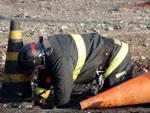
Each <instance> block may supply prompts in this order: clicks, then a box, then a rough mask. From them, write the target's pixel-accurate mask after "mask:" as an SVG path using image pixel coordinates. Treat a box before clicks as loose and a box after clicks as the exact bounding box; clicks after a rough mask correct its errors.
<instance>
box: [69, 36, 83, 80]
mask: <svg viewBox="0 0 150 113" xmlns="http://www.w3.org/2000/svg"><path fill="white" fill-rule="evenodd" d="M70 35H71V36H72V38H73V39H74V41H75V44H76V47H77V51H78V60H77V64H76V67H75V69H74V71H73V80H76V79H77V77H78V75H79V73H80V71H81V69H82V67H83V66H84V64H85V60H86V46H85V43H84V40H83V37H82V36H81V35H79V34H70Z"/></svg>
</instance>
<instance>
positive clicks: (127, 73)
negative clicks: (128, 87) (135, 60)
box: [102, 53, 133, 91]
mask: <svg viewBox="0 0 150 113" xmlns="http://www.w3.org/2000/svg"><path fill="white" fill-rule="evenodd" d="M132 68H133V66H132V60H131V55H130V53H128V54H127V56H126V57H125V59H124V60H123V62H122V63H121V64H120V65H119V66H118V67H117V68H116V69H115V70H114V71H113V72H112V73H111V74H110V75H109V76H108V77H107V78H106V79H105V81H104V86H103V89H102V91H104V90H107V89H109V88H112V87H114V86H116V85H118V84H120V83H122V82H124V81H127V80H129V79H131V78H133V77H132Z"/></svg>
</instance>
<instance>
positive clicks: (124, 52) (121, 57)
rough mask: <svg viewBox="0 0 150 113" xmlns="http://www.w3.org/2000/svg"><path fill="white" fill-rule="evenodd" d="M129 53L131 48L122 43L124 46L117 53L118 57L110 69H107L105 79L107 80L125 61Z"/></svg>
mask: <svg viewBox="0 0 150 113" xmlns="http://www.w3.org/2000/svg"><path fill="white" fill-rule="evenodd" d="M128 51H129V46H128V44H127V43H124V42H122V46H121V48H120V50H119V52H118V53H117V55H116V57H115V58H114V59H113V60H112V62H111V63H110V65H109V67H108V68H107V69H106V71H105V73H104V79H106V78H107V77H108V76H109V75H110V74H111V73H112V72H113V71H114V70H115V69H116V68H117V67H118V66H119V65H120V64H121V62H122V61H123V60H124V58H125V57H126V56H127V54H128Z"/></svg>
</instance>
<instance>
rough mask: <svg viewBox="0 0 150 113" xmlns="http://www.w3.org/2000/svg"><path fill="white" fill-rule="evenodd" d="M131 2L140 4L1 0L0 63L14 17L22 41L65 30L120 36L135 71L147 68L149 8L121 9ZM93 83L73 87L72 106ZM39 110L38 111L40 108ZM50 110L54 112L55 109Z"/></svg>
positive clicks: (109, 0)
mask: <svg viewBox="0 0 150 113" xmlns="http://www.w3.org/2000/svg"><path fill="white" fill-rule="evenodd" d="M1 1H3V0H1ZM141 2H142V1H140V3H141ZM142 3H143V2H142ZM134 4H139V0H132V1H131V0H115V1H112V0H93V1H91V0H86V1H81V0H75V1H74V0H5V1H4V2H2V3H0V8H1V10H0V14H1V15H0V36H1V37H0V39H1V40H0V47H2V48H0V63H1V64H4V62H5V58H6V56H5V53H6V49H7V41H8V33H9V26H10V25H9V22H10V20H11V19H12V18H16V19H19V20H20V22H21V29H22V34H23V41H24V44H26V43H31V42H35V41H37V40H38V37H39V36H41V35H44V36H46V35H53V34H58V33H66V32H72V33H93V32H98V33H100V34H101V35H102V36H106V37H113V38H117V39H121V40H123V41H126V42H127V43H129V45H130V51H131V53H132V59H133V63H134V71H135V72H137V71H140V70H142V69H148V65H149V64H148V62H149V61H150V59H149V57H150V55H149V53H150V38H149V37H150V33H149V30H150V24H149V22H150V13H149V12H150V9H149V7H148V6H147V7H136V8H133V9H131V10H130V9H127V10H125V11H124V10H122V8H128V7H129V6H130V5H131V6H133V5H134ZM1 49H2V51H1ZM3 68H4V67H3V65H0V80H1V81H2V73H3ZM0 84H1V82H0ZM92 85H93V84H89V85H82V86H80V85H79V86H78V87H77V86H76V87H75V90H74V92H75V93H74V95H72V97H73V99H72V102H71V105H73V107H74V108H73V109H79V106H78V104H77V103H78V101H79V100H81V99H83V98H85V97H89V96H92V93H91V92H90V91H91V90H90V91H89V92H87V91H88V90H89V89H90V88H91V86H92ZM83 90H84V91H83ZM81 91H83V92H84V93H82V92H81ZM0 106H3V107H2V109H1V110H0V112H15V111H16V109H15V108H12V107H11V105H10V104H3V103H1V104H0ZM36 107H37V106H36ZM36 107H35V108H33V110H35V109H36ZM38 109H40V110H41V108H38ZM73 109H71V110H72V111H71V112H79V113H80V112H91V113H92V112H94V113H95V112H115V111H116V110H118V111H120V112H122V113H126V112H140V111H141V112H143V110H144V111H145V112H149V111H150V109H149V108H148V107H147V106H146V107H141V106H135V107H134V106H133V107H127V108H114V109H103V110H102V109H100V110H94V111H93V110H91V111H80V110H77V111H76V110H75V111H73ZM17 110H18V113H19V112H20V113H21V112H22V111H24V112H26V109H17ZM35 111H36V110H35ZM29 112H30V111H29ZM31 112H32V111H31ZM33 112H34V111H33ZM43 112H44V111H43ZM45 112H51V111H45ZM52 112H54V113H57V111H52ZM61 112H63V110H62V111H61ZM64 112H65V110H64ZM66 112H67V110H66Z"/></svg>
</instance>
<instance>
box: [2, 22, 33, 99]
mask: <svg viewBox="0 0 150 113" xmlns="http://www.w3.org/2000/svg"><path fill="white" fill-rule="evenodd" d="M22 47H23V41H22V32H21V30H20V23H19V21H18V20H12V21H11V25H10V32H9V40H8V48H7V54H6V63H5V69H4V75H3V83H2V88H1V92H0V101H2V100H4V101H17V100H22V99H24V98H28V97H30V96H31V84H30V81H29V78H28V77H27V76H26V75H25V74H23V71H22V70H21V69H20V68H19V66H18V53H19V50H20V49H21V48H22Z"/></svg>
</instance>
